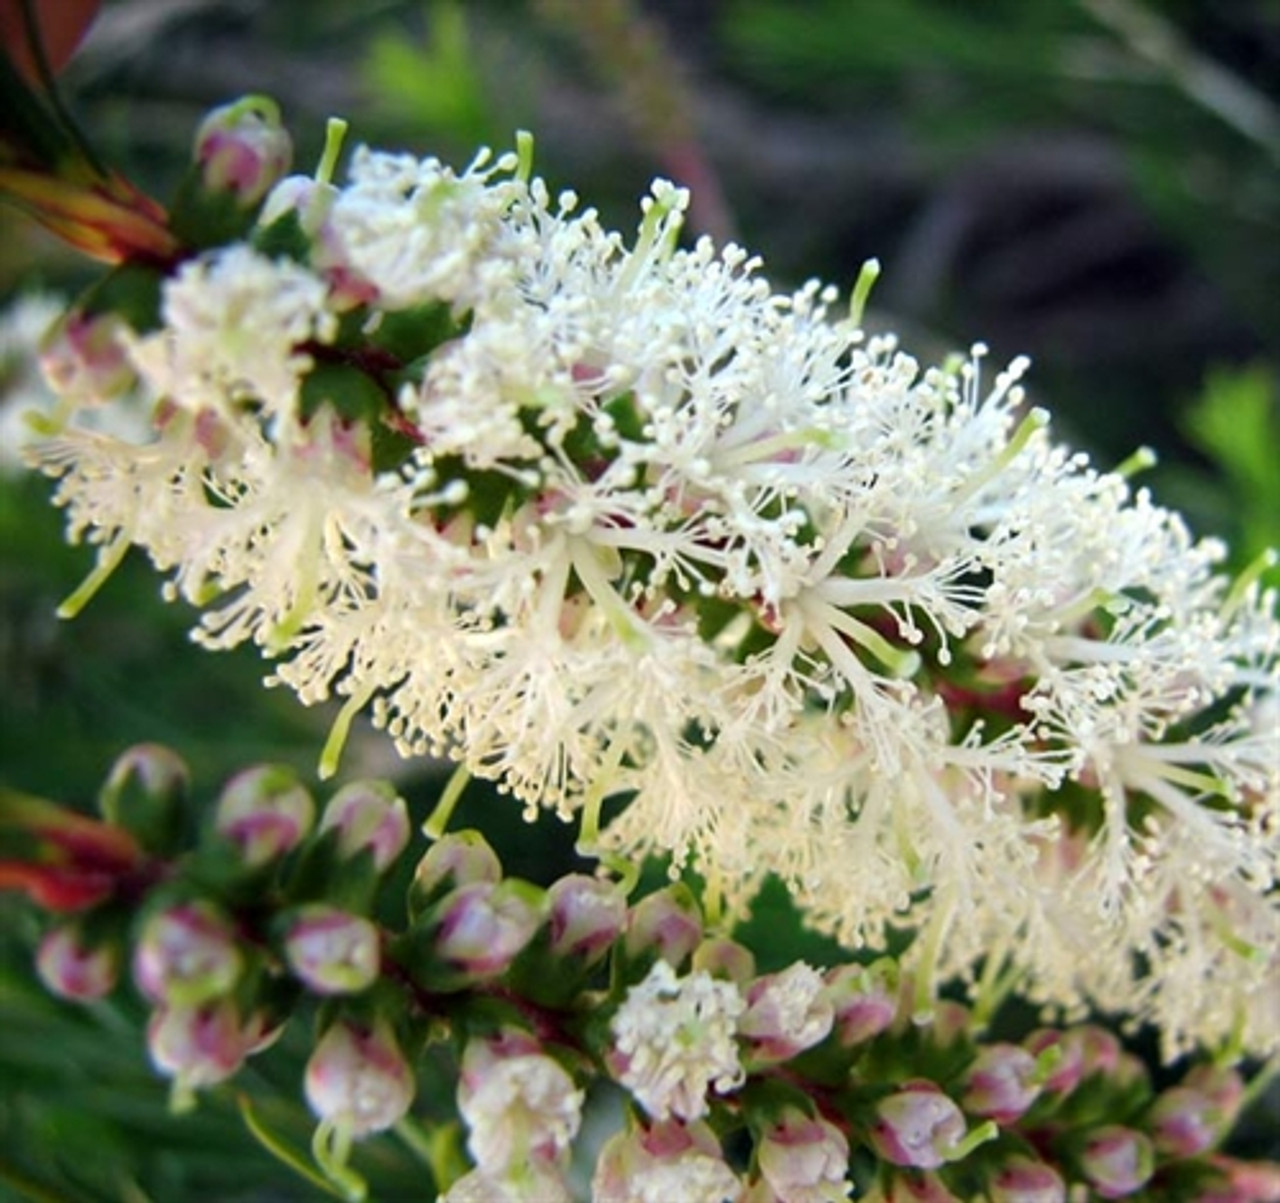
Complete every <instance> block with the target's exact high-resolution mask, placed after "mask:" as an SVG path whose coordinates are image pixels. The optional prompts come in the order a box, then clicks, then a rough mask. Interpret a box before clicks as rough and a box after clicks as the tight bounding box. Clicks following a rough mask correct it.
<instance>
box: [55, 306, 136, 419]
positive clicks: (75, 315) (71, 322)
mask: <svg viewBox="0 0 1280 1203" xmlns="http://www.w3.org/2000/svg"><path fill="white" fill-rule="evenodd" d="M127 329H128V327H127V326H126V325H125V323H124V320H123V319H122V318H120V317H119V316H118V315H117V314H114V313H92V314H91V313H85V312H84V311H83V310H78V309H77V310H72V311H71V312H70V313H68V314H67V315H66V316H65V317H64V318H63V319H62V320H61V321H59V322H56V323H55V324H54V325H53V326H52V327H51V328H50V329H49V332H48V333H47V334H46V335H45V336H44V338H43V339H42V340H41V343H40V371H41V372H42V373H43V375H44V379H45V383H47V384H48V386H49V388H50V389H51V390H52V391H53V392H54V393H55V394H56V395H57V396H59V397H62V398H65V399H66V400H68V401H71V402H74V403H75V404H77V405H94V404H99V403H101V402H104V401H110V400H112V399H113V398H115V397H119V396H120V395H121V394H122V393H124V392H126V391H127V390H128V389H129V388H131V387H132V386H133V382H134V381H135V380H136V379H137V376H136V373H135V372H134V370H133V364H132V362H131V361H130V359H129V355H128V352H127V351H126V350H125V343H124V339H123V338H122V337H121V336H122V335H123V334H125V332H126V331H127Z"/></svg>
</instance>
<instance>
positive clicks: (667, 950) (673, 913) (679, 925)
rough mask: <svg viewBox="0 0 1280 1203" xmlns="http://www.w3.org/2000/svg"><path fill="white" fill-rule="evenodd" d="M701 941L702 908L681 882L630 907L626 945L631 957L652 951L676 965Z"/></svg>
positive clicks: (676, 966) (647, 896) (671, 964)
mask: <svg viewBox="0 0 1280 1203" xmlns="http://www.w3.org/2000/svg"><path fill="white" fill-rule="evenodd" d="M701 941H702V912H701V910H700V909H699V907H698V902H697V899H695V898H694V896H693V893H692V892H691V891H690V890H689V889H688V887H687V886H685V885H683V884H677V885H673V886H667V887H666V888H665V889H662V890H655V891H654V892H653V893H652V894H648V895H646V896H645V897H644V898H642V899H640V901H639V902H637V903H636V905H635V906H633V907H632V908H631V915H630V918H629V919H628V921H627V937H626V945H625V947H626V951H627V956H628V957H630V958H631V959H632V960H634V959H636V958H637V957H639V956H640V955H641V954H642V953H645V952H650V951H652V952H656V953H657V954H658V956H660V957H661V958H662V959H663V960H664V961H666V962H667V964H668V965H670V966H671V968H672V969H679V968H680V966H681V965H682V964H684V962H685V960H686V958H687V957H688V956H689V955H690V954H691V953H692V952H693V950H694V949H695V948H697V946H698V945H699V943H701Z"/></svg>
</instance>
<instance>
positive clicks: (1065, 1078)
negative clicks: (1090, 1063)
mask: <svg viewBox="0 0 1280 1203" xmlns="http://www.w3.org/2000/svg"><path fill="white" fill-rule="evenodd" d="M1078 1032H1079V1029H1076V1030H1075V1031H1073V1032H1061V1031H1059V1030H1058V1029H1056V1028H1039V1029H1038V1030H1036V1031H1034V1032H1032V1033H1031V1035H1030V1036H1028V1037H1027V1038H1026V1040H1024V1041H1023V1047H1024V1048H1026V1050H1027V1051H1028V1052H1029V1053H1032V1054H1033V1055H1034V1056H1035V1057H1036V1058H1037V1059H1040V1058H1042V1057H1044V1055H1045V1054H1046V1053H1047V1052H1048V1051H1049V1050H1050V1049H1055V1050H1057V1054H1056V1057H1055V1059H1054V1064H1053V1066H1052V1068H1051V1069H1049V1071H1048V1073H1047V1076H1046V1077H1045V1079H1044V1090H1045V1092H1046V1093H1047V1094H1070V1093H1071V1091H1073V1090H1074V1089H1075V1088H1076V1087H1077V1086H1078V1085H1079V1084H1080V1079H1081V1077H1082V1076H1083V1074H1084V1042H1083V1040H1081V1039H1080V1038H1079V1036H1078ZM1042 1064H1043V1062H1042Z"/></svg>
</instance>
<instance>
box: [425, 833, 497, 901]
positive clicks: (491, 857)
mask: <svg viewBox="0 0 1280 1203" xmlns="http://www.w3.org/2000/svg"><path fill="white" fill-rule="evenodd" d="M501 880H502V865H501V863H500V862H499V860H498V854H497V853H496V852H494V850H493V849H492V848H490V847H489V842H488V841H487V840H486V839H485V838H484V836H482V835H481V834H480V833H479V832H478V831H453V832H450V833H449V834H448V835H443V836H441V837H440V838H439V839H438V840H436V842H435V843H434V844H432V845H431V847H430V848H428V849H427V851H426V853H425V854H424V855H423V857H422V859H421V860H420V861H419V862H418V867H417V869H415V870H414V874H413V883H412V884H411V885H410V887H409V906H410V910H412V911H414V912H415V913H417V912H420V911H421V910H423V909H424V908H425V907H426V906H427V905H428V904H429V903H430V902H432V901H434V900H435V899H436V898H439V897H440V895H442V894H444V893H447V892H448V891H449V890H452V889H456V888H457V887H458V886H467V885H472V884H474V883H476V882H490V883H495V882H498V881H501Z"/></svg>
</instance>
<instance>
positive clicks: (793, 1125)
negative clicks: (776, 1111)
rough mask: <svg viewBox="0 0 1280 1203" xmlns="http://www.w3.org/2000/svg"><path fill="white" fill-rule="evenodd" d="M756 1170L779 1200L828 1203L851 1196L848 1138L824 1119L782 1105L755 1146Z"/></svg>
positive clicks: (799, 1202)
mask: <svg viewBox="0 0 1280 1203" xmlns="http://www.w3.org/2000/svg"><path fill="white" fill-rule="evenodd" d="M756 1159H757V1162H758V1164H759V1167H760V1173H761V1175H762V1176H763V1178H764V1180H765V1181H766V1182H767V1183H768V1184H769V1187H770V1189H771V1190H772V1191H773V1194H774V1196H775V1197H776V1198H778V1199H784V1200H796V1201H797V1203H826V1201H827V1200H841V1199H847V1198H848V1197H849V1192H850V1190H851V1189H852V1183H851V1182H850V1181H849V1142H848V1141H847V1140H846V1139H845V1136H844V1133H843V1132H841V1131H840V1129H839V1128H837V1127H835V1125H833V1124H829V1123H827V1121H826V1120H824V1119H817V1118H811V1117H809V1116H807V1115H805V1114H804V1112H802V1111H800V1110H798V1109H797V1108H795V1107H788V1108H785V1109H784V1110H783V1112H782V1114H781V1116H780V1117H779V1119H778V1122H777V1123H776V1124H775V1125H774V1126H772V1127H770V1128H767V1129H766V1130H765V1131H764V1132H763V1133H762V1134H761V1137H760V1141H759V1144H758V1145H757V1146H756Z"/></svg>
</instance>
